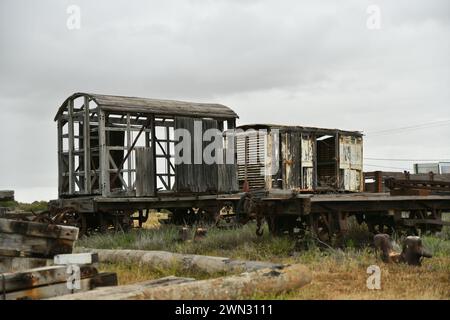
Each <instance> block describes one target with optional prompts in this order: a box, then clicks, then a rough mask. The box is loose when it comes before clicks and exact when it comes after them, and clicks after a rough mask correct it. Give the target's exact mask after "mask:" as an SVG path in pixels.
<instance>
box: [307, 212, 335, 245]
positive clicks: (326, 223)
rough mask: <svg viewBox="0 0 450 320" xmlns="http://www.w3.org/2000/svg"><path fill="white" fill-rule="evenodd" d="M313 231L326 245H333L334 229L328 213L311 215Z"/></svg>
mask: <svg viewBox="0 0 450 320" xmlns="http://www.w3.org/2000/svg"><path fill="white" fill-rule="evenodd" d="M311 220H312V221H311V229H312V232H313V234H314V235H315V236H316V237H317V238H318V239H319V240H320V241H321V242H324V243H326V244H330V243H331V239H332V228H331V219H330V215H329V214H326V213H319V214H313V215H311Z"/></svg>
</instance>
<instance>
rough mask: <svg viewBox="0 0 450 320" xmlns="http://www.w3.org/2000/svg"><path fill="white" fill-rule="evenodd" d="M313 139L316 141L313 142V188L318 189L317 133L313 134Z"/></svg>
mask: <svg viewBox="0 0 450 320" xmlns="http://www.w3.org/2000/svg"><path fill="white" fill-rule="evenodd" d="M312 139H313V141H314V143H313V154H312V156H313V190H314V191H316V190H317V186H318V181H317V179H318V174H317V161H318V154H317V136H316V135H315V134H313V135H312Z"/></svg>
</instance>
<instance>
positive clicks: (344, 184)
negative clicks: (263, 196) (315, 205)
mask: <svg viewBox="0 0 450 320" xmlns="http://www.w3.org/2000/svg"><path fill="white" fill-rule="evenodd" d="M238 129H242V130H243V132H241V133H238V136H237V139H236V140H237V155H238V176H239V184H240V186H241V187H242V188H243V187H244V185H245V187H246V188H247V189H249V190H258V189H259V190H260V189H264V190H271V189H273V188H277V189H295V190H298V191H302V192H309V193H311V192H330V191H331V192H346V191H347V192H361V191H363V189H364V182H363V138H362V134H361V133H360V132H358V131H343V130H337V129H323V128H311V127H300V126H280V125H269V124H267V125H265V124H255V125H245V126H240V127H238Z"/></svg>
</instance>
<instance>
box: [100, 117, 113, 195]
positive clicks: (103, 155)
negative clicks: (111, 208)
mask: <svg viewBox="0 0 450 320" xmlns="http://www.w3.org/2000/svg"><path fill="white" fill-rule="evenodd" d="M98 118H99V121H98V137H99V146H100V189H101V192H102V196H104V197H107V196H108V195H109V193H110V191H111V190H110V184H109V182H110V181H109V180H110V176H109V150H108V146H107V145H106V117H105V112H104V111H103V110H100V111H99V113H98Z"/></svg>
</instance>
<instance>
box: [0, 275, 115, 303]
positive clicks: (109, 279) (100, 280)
mask: <svg viewBox="0 0 450 320" xmlns="http://www.w3.org/2000/svg"><path fill="white" fill-rule="evenodd" d="M116 285H117V275H116V274H115V273H109V272H105V273H99V274H97V275H95V276H93V277H91V278H85V279H81V280H80V289H76V290H72V289H69V288H68V286H67V283H66V282H61V283H56V284H51V285H47V286H41V287H35V288H31V289H26V290H22V291H14V292H10V293H6V294H5V295H4V297H5V299H6V300H38V299H48V298H52V297H56V296H63V295H68V294H72V293H75V292H84V291H89V290H93V289H94V288H97V287H105V286H116Z"/></svg>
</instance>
